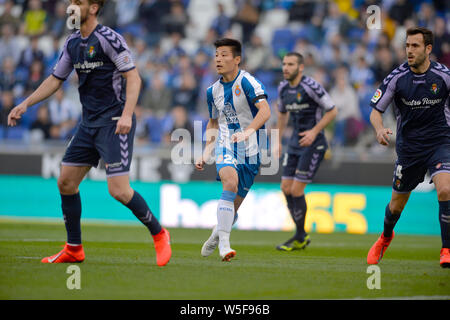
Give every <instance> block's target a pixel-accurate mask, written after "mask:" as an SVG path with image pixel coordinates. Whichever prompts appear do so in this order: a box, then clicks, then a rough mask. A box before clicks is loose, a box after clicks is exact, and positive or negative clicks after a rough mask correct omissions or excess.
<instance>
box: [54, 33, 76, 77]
mask: <svg viewBox="0 0 450 320" xmlns="http://www.w3.org/2000/svg"><path fill="white" fill-rule="evenodd" d="M70 39H72V36H70V37H69V38H68V39H67V40H66V42H65V43H64V48H63V50H62V52H61V54H60V56H59V59H58V62H57V63H56V65H55V67H54V68H53V73H52V75H53V76H54V77H55V78H58V79H59V80H62V81H65V80H66V79H67V78H68V77H69V76H70V74H71V73H72V70H73V63H72V59H71V57H70V55H69V51H68V48H67V46H68V44H69V41H70Z"/></svg>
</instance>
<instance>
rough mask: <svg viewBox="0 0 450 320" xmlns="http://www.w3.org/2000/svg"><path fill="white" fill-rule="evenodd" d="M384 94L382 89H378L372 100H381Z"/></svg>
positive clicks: (375, 101) (374, 101)
mask: <svg viewBox="0 0 450 320" xmlns="http://www.w3.org/2000/svg"><path fill="white" fill-rule="evenodd" d="M382 95H383V91H381V90H380V89H377V91H375V93H374V95H373V97H372V100H370V101H372V102H373V103H377V102H378V100H380V98H381V96H382Z"/></svg>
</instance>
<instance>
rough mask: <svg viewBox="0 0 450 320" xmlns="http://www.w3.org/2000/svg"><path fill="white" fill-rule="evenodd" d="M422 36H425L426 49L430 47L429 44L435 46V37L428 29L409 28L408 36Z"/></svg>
mask: <svg viewBox="0 0 450 320" xmlns="http://www.w3.org/2000/svg"><path fill="white" fill-rule="evenodd" d="M419 33H420V34H422V36H423V43H424V44H425V47H426V46H428V45H429V44H431V45H433V44H434V36H433V32H432V31H431V30H429V29H427V28H423V27H413V28H409V29H408V30H406V36H407V37H408V36H413V35H416V34H419Z"/></svg>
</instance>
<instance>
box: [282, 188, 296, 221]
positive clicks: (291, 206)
mask: <svg viewBox="0 0 450 320" xmlns="http://www.w3.org/2000/svg"><path fill="white" fill-rule="evenodd" d="M284 197H285V198H286V204H287V207H288V209H289V212H290V213H291V216H292V218H294V215H293V212H294V201H293V200H292V196H291V195H290V194H285V195H284Z"/></svg>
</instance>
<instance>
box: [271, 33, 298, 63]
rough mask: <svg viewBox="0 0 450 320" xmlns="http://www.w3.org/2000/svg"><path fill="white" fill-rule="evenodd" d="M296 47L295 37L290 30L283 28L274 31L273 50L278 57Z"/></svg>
mask: <svg viewBox="0 0 450 320" xmlns="http://www.w3.org/2000/svg"><path fill="white" fill-rule="evenodd" d="M294 45H295V36H294V34H293V33H292V31H291V30H290V29H287V28H283V29H277V30H275V31H274V33H273V36H272V50H273V53H274V54H275V55H276V56H279V57H280V56H283V55H284V54H285V53H287V52H289V51H291V50H292V49H293V48H294Z"/></svg>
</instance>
